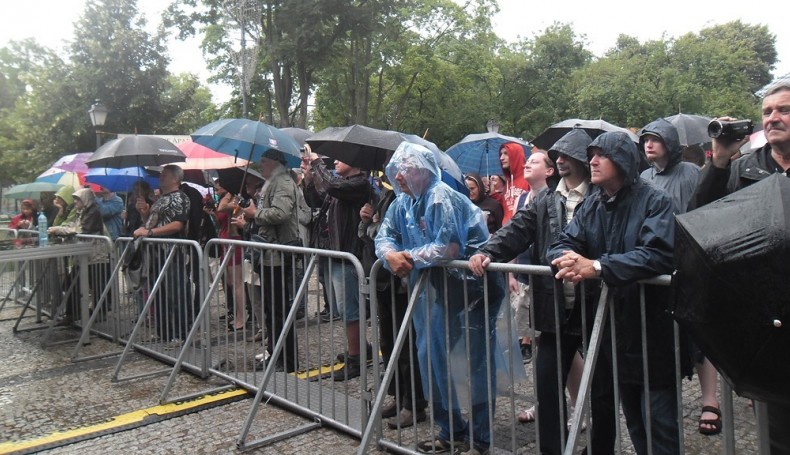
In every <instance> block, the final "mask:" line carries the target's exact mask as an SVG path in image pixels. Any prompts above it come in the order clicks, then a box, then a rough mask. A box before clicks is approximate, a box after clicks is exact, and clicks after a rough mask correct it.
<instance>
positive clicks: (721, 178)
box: [689, 80, 790, 454]
mask: <svg viewBox="0 0 790 455" xmlns="http://www.w3.org/2000/svg"><path fill="white" fill-rule="evenodd" d="M722 120H732V119H730V118H722ZM763 131H765V138H766V139H767V140H768V143H767V144H766V145H765V146H763V147H762V148H760V149H759V150H756V151H754V152H753V153H751V154H749V155H746V156H744V157H743V158H741V159H739V160H737V161H734V162H732V161H731V158H732V157H733V156H735V154H737V153H738V151H739V150H740V147H741V145H743V144H744V143H746V141H747V140H748V136H747V138H744V139H743V140H741V141H736V142H723V141H720V140H718V139H714V140H713V158H712V159H711V162H710V165H708V166H707V167H706V168H705V170H704V171H703V172H702V178H701V179H700V183H699V186H698V187H697V191H696V192H695V193H694V197H692V201H691V204H690V206H689V210H693V209H695V208H697V207H700V206H703V205H705V204H707V203H709V202H713V201H715V200H716V199H719V198H722V197H724V196H726V195H727V194H730V193H732V192H735V191H738V190H740V189H741V188H745V187H747V186H749V185H751V184H753V183H756V182H758V181H760V180H762V179H764V178H766V177H769V176H770V175H771V174H774V173H778V172H781V173H784V174H787V175H790V82H788V81H786V80H785V81H779V82H778V83H776V84H774V85H772V86H770V87H769V88H768V90H767V91H766V95H765V98H763ZM744 304H748V302H744ZM767 404H768V426H769V428H768V434H769V438H770V441H771V453H783V454H786V453H790V432H788V431H787V429H788V428H790V406H788V405H787V404H784V403H767Z"/></svg>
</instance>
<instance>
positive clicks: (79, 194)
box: [71, 188, 96, 209]
mask: <svg viewBox="0 0 790 455" xmlns="http://www.w3.org/2000/svg"><path fill="white" fill-rule="evenodd" d="M71 196H72V197H75V198H79V200H81V201H82V203H83V204H84V205H85V208H86V209H87V208H88V207H90V206H91V205H93V202H94V200H95V199H96V196H94V194H93V191H91V189H90V188H80V189H78V190H77V191H75V192H74V193H73V194H72V195H71Z"/></svg>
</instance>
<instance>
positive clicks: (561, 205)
mask: <svg viewBox="0 0 790 455" xmlns="http://www.w3.org/2000/svg"><path fill="white" fill-rule="evenodd" d="M590 142H592V139H591V138H590V136H589V135H588V134H587V133H586V132H585V131H584V130H583V129H574V130H571V131H570V132H569V133H567V134H566V135H565V136H563V137H562V138H561V139H560V140H559V141H557V143H555V144H554V145H553V146H552V147H551V149H550V150H549V157H550V158H552V159H553V160H556V163H557V170H558V172H559V175H560V177H561V178H562V179H561V180H560V182H559V184H558V185H557V188H556V189H550V190H547V191H544V192H541V193H540V195H539V196H538V197H537V199H536V200H535V201H534V202H533V203H531V204H529V205H527V206H526V207H525V208H523V209H521V210H519V211H518V212H517V213H516V214H515V215H514V216H513V218H512V219H511V220H510V223H508V225H507V226H504V227H503V228H502V229H500V230H499V231H497V232H496V233H495V234H494V236H493V237H492V238H491V240H490V241H489V242H488V243H487V244H486V245H485V246H483V247H482V248H481V249H480V250H478V252H477V253H475V254H474V255H473V256H472V257H471V258H469V266H470V268H471V269H472V271H473V272H474V273H475V274H477V275H478V276H480V275H482V274H483V271H484V269H485V268H486V267H487V266H488V264H490V263H491V261H496V262H508V261H510V260H511V259H513V258H515V257H516V256H517V255H518V254H520V253H522V252H524V251H527V250H528V249H529V247H530V246H533V248H532V249H529V252H530V253H531V257H530V258H529V259H530V262H531V263H532V264H535V265H549V262H548V261H547V260H546V256H545V254H546V251H547V249H548V247H549V246H550V245H551V244H552V243H553V242H554V241H556V240H557V239H558V238H559V236H560V234H561V233H562V230H563V229H564V228H565V226H566V225H567V224H568V223H569V222H570V220H571V219H572V218H573V215H574V212H575V209H576V207H577V206H578V205H579V204H581V203H582V201H583V200H584V198H585V197H586V195H587V194H588V192H589V190H590V184H589V183H590V182H589V170H588V169H587V146H589V145H590ZM531 281H532V289H533V298H534V300H533V305H534V308H535V321H534V326H535V329H536V330H538V331H540V337H539V338H538V340H537V342H538V351H537V357H536V361H535V376H536V386H537V394H538V403H539V406H538V412H539V413H540V419H541V420H540V425H539V426H538V428H539V431H540V452H541V453H542V454H560V453H562V445H561V436H562V434H561V432H562V431H566V428H567V427H566V426H565V424H564V419H562V418H561V417H560V416H561V413H560V407H559V404H558V403H559V399H560V394H562V398H563V399H564V397H565V394H564V393H563V390H564V388H565V383H566V378H567V377H568V371H569V370H570V366H571V362H572V361H573V358H574V356H575V355H576V352H577V349H578V348H579V346H581V340H582V338H581V335H582V333H581V330H582V326H581V312H580V308H579V306H578V305H575V303H576V302H575V291H576V289H575V286H574V285H573V284H569V286H566V287H565V288H563V287H558V288H557V290H558V291H559V292H561V293H562V294H561V295H562V296H563V297H562V298H561V300H560V301H561V302H563V303H564V305H563V306H562V307H560V308H557V307H555V305H554V281H553V280H552V279H551V277H542V276H533V277H532V279H531ZM566 288H567V289H566ZM588 288H590V287H588ZM555 310H556V311H555ZM556 321H559V324H560V327H559V330H558V329H557V324H556ZM590 327H591V326H590ZM557 337H559V338H560V341H561V343H560V351H559V352H558V351H557ZM558 356H559V357H560V359H561V365H562V371H561V372H558V371H557V357H558ZM558 376H559V380H560V381H561V383H562V388H561V389H558V387H557V383H558ZM609 383H610V384H609V386H608V389H609V390H611V381H609ZM572 399H575V397H572ZM610 400H611V398H610ZM604 404H605V405H609V406H611V405H610V404H609V403H604ZM563 409H564V407H563ZM600 409H601V407H600V406H598V403H597V402H594V403H593V413H597V412H598V411H599V410H600ZM610 416H611V414H610V415H606V414H602V415H601V417H600V418H599V417H594V419H595V420H601V421H603V419H604V418H610ZM601 427H602V426H600V425H597V426H596V427H594V428H593V430H594V431H593V436H592V449H593V453H598V452H599V451H602V452H604V453H605V451H606V450H605V447H607V446H610V445H611V441H612V440H613V439H612V438H613V436H614V433H613V432H610V433H611V434H609V435H607V436H604V435H603V433H602V432H601V431H598V430H599V428H601ZM604 440H605V441H608V442H607V443H605V444H601V441H604ZM599 444H600V445H599Z"/></svg>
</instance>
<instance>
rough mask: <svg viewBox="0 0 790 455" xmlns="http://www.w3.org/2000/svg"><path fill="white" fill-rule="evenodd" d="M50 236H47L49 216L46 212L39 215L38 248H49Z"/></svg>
mask: <svg viewBox="0 0 790 455" xmlns="http://www.w3.org/2000/svg"><path fill="white" fill-rule="evenodd" d="M48 243H49V236H48V235H47V216H46V215H44V212H41V213H40V214H39V215H38V246H47V244H48Z"/></svg>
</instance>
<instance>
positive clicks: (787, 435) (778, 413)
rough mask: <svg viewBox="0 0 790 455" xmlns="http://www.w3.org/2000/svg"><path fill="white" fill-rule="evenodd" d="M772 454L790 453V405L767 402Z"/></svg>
mask: <svg viewBox="0 0 790 455" xmlns="http://www.w3.org/2000/svg"><path fill="white" fill-rule="evenodd" d="M767 405H768V439H769V440H770V441H771V455H790V431H788V430H790V405H787V404H783V403H775V402H774V403H767Z"/></svg>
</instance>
